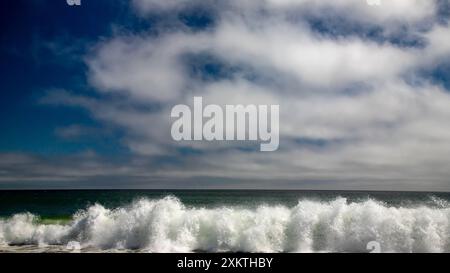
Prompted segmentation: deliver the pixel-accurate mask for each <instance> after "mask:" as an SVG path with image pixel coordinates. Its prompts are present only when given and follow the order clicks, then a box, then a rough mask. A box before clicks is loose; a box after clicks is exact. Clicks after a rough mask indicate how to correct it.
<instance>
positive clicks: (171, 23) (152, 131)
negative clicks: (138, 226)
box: [0, 0, 450, 191]
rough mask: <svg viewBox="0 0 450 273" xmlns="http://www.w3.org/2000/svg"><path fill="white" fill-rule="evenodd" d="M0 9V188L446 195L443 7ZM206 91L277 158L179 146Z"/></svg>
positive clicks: (88, 3)
mask: <svg viewBox="0 0 450 273" xmlns="http://www.w3.org/2000/svg"><path fill="white" fill-rule="evenodd" d="M0 5H1V8H0V13H1V14H0V20H1V25H2V27H1V31H0V60H1V61H0V75H1V76H0V132H1V133H0V189H70V188H74V189H78V188H99V189H104V188H169V189H172V188H193V189H209V188H223V189H243V188H246V189H317V190H398V191H410V190H412V191H450V156H449V155H450V93H449V92H450V26H449V18H450V3H449V1H448V0H435V1H433V0H391V1H386V0H380V1H376V0H369V1H366V0H334V1H332V0H323V1H313V0H261V1H253V0H227V1H219V0H165V1H157V0H131V1H119V0H117V1H110V0H95V1H94V0H81V5H80V6H70V5H68V4H67V3H66V1H65V0H28V1H26V0H16V1H13V0H7V1H2V3H1V4H0ZM194 96H201V97H202V98H203V100H204V103H205V104H218V105H226V104H243V105H247V104H255V105H259V104H263V105H272V104H277V105H279V106H280V124H279V126H280V144H279V149H278V150H277V151H274V152H261V151H259V143H255V142H242V141H225V142H218V141H214V142H208V141H181V142H177V141H174V140H173V139H172V137H171V135H170V129H171V124H172V122H173V119H171V117H170V110H171V109H172V107H173V106H175V105H177V104H187V105H192V101H193V97H194Z"/></svg>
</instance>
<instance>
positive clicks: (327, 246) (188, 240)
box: [0, 197, 450, 252]
mask: <svg viewBox="0 0 450 273" xmlns="http://www.w3.org/2000/svg"><path fill="white" fill-rule="evenodd" d="M37 219H38V216H35V215H32V214H29V213H25V214H16V215H14V216H12V217H10V218H6V219H3V220H0V244H2V245H3V246H5V247H8V246H12V245H36V246H37V247H43V246H49V245H50V246H51V245H59V246H64V245H67V244H73V243H74V242H78V243H79V244H80V246H81V248H82V249H87V248H94V249H98V250H104V251H110V250H136V251H137V250H139V251H149V252H192V251H207V252H230V251H231V252H237V251H242V252H367V248H366V246H367V243H369V242H373V241H376V242H378V243H379V244H380V247H381V251H382V252H450V239H449V238H450V207H449V206H448V204H443V203H442V204H440V206H439V207H436V206H429V205H426V204H424V205H422V206H415V207H389V206H388V205H386V204H384V203H381V202H378V201H375V200H372V199H368V200H365V201H359V202H348V201H347V199H345V198H336V199H335V200H332V201H327V202H325V201H317V200H316V201H313V200H301V201H299V202H298V204H297V205H296V206H293V207H286V206H281V205H279V206H274V205H260V206H258V207H234V206H223V207H216V208H203V207H187V206H185V205H184V204H183V203H182V202H181V201H180V200H179V199H177V198H175V197H166V198H162V199H157V200H150V199H141V200H138V201H136V202H133V203H131V204H130V205H128V206H123V207H118V208H116V209H107V208H105V207H103V206H102V205H100V204H95V205H93V206H90V207H88V208H87V209H86V210H82V211H80V212H78V213H76V214H75V215H74V216H73V220H72V221H70V222H69V223H67V224H42V223H39V221H37Z"/></svg>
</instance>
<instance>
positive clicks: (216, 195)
mask: <svg viewBox="0 0 450 273" xmlns="http://www.w3.org/2000/svg"><path fill="white" fill-rule="evenodd" d="M166 196H174V197H176V198H178V199H179V200H180V201H181V202H182V203H183V204H184V205H186V206H188V207H197V208H216V207H222V206H232V207H247V208H252V207H253V208H254V207H257V206H260V205H271V206H276V205H283V206H287V207H293V206H295V205H297V203H298V202H299V201H301V200H312V201H318V202H327V201H332V200H334V199H336V198H346V199H347V201H348V202H349V203H352V202H363V201H365V200H368V199H372V200H377V201H380V202H382V203H384V204H386V206H394V207H415V206H420V205H425V206H430V207H439V206H444V205H445V203H446V202H448V203H450V193H431V192H380V191H378V192H369V191H367V192H364V191H300V190H279V191H277V190H30V191H28V190H26V191H0V217H1V218H5V217H10V216H12V215H14V214H18V213H25V212H29V213H32V214H34V215H38V216H39V217H40V221H42V222H43V223H55V222H58V221H65V220H70V219H71V217H72V216H73V215H74V214H75V213H76V212H78V211H80V210H84V209H86V208H88V207H90V206H92V205H94V204H100V205H102V206H104V207H105V208H109V209H114V208H117V207H122V206H125V205H128V204H130V203H132V202H133V201H136V200H139V199H144V198H145V199H148V200H157V199H161V198H164V197H166Z"/></svg>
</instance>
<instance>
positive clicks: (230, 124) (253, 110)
mask: <svg viewBox="0 0 450 273" xmlns="http://www.w3.org/2000/svg"><path fill="white" fill-rule="evenodd" d="M279 109H280V106H279V105H270V109H269V105H254V104H248V105H245V106H244V105H241V104H238V105H229V104H227V105H225V110H223V108H222V107H221V106H219V105H216V104H209V105H206V106H205V107H203V98H202V97H194V109H193V110H192V111H191V108H190V107H189V106H188V105H185V104H178V105H175V106H174V107H173V108H172V111H171V117H172V118H177V119H176V120H175V121H174V122H173V124H172V128H171V135H172V138H173V140H175V141H182V140H188V141H192V140H194V141H201V140H206V141H232V140H241V141H245V140H249V141H257V140H259V141H261V142H262V143H260V151H263V152H270V151H276V150H278V146H279V141H280V136H279V135H280V114H279ZM269 110H270V111H269ZM269 118H270V124H269V122H268V120H269ZM204 119H206V122H205V123H204V122H203V121H204ZM224 119H225V121H224ZM192 123H193V126H192ZM269 126H270V128H269ZM192 127H193V132H192Z"/></svg>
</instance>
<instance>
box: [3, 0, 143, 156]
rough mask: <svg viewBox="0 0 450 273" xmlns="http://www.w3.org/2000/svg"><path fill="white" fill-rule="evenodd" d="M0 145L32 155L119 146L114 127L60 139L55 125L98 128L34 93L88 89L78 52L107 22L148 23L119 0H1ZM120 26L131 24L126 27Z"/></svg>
mask: <svg viewBox="0 0 450 273" xmlns="http://www.w3.org/2000/svg"><path fill="white" fill-rule="evenodd" d="M0 5H1V8H0V13H1V14H0V20H1V25H2V29H1V42H0V59H1V62H0V74H1V79H2V80H1V81H0V90H1V92H0V115H1V119H0V131H1V132H2V133H1V135H0V151H1V152H30V153H38V154H60V153H74V152H80V151H84V150H86V149H90V150H94V151H97V152H99V153H111V152H116V151H118V149H119V147H118V146H119V145H118V143H117V136H116V135H115V132H113V133H111V132H108V133H106V134H103V135H102V134H101V133H100V135H98V136H96V137H85V138H78V139H64V138H61V137H60V136H58V135H57V133H56V129H57V128H59V127H63V126H68V125H71V124H81V125H86V126H89V127H92V126H94V127H98V124H97V123H96V122H95V121H94V120H92V119H91V117H90V115H89V113H88V112H87V111H85V110H83V109H79V108H67V107H57V106H52V107H49V106H46V105H42V104H40V103H39V99H40V98H41V97H42V96H44V95H45V93H46V92H48V91H49V90H52V89H73V90H76V92H77V93H84V94H88V95H89V94H92V95H94V94H93V93H92V90H90V89H89V86H88V84H87V83H86V66H85V64H84V61H83V56H84V55H85V54H87V53H88V50H89V48H90V46H92V44H93V43H94V42H97V41H98V40H99V39H106V38H107V37H110V36H111V35H112V33H113V26H114V25H117V26H119V30H116V31H120V28H127V29H131V30H139V28H140V27H141V26H142V27H143V26H145V27H148V21H145V22H144V21H140V20H139V19H138V18H137V17H136V16H134V14H132V11H130V7H129V5H128V4H127V3H126V1H106V0H97V1H83V5H82V6H80V7H77V6H73V7H69V6H68V5H67V4H66V3H65V1H51V0H41V1H29V0H18V1H2V3H1V4H0ZM127 26H131V27H130V28H128V27H127Z"/></svg>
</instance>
